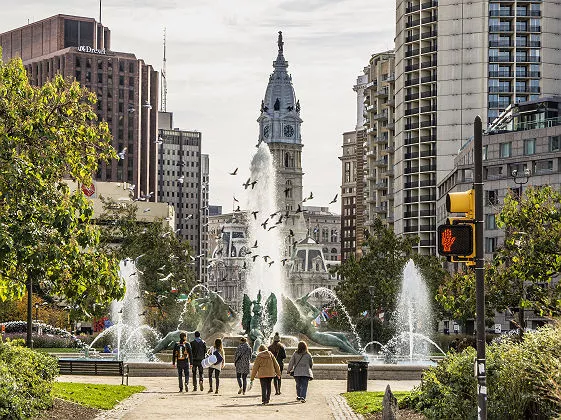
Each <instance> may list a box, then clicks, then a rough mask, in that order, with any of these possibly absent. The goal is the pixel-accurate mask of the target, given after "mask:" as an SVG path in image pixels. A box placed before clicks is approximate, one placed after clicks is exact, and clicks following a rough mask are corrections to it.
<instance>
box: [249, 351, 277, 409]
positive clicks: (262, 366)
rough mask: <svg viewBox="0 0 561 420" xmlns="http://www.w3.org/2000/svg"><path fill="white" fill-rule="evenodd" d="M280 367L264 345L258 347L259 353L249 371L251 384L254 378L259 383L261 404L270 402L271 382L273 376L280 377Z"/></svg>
mask: <svg viewBox="0 0 561 420" xmlns="http://www.w3.org/2000/svg"><path fill="white" fill-rule="evenodd" d="M280 374H281V372H280V367H279V364H278V362H277V359H275V356H273V353H271V352H270V351H269V350H267V347H265V345H264V344H261V345H260V346H259V353H257V358H256V359H255V361H254V362H253V369H251V383H253V380H254V379H255V377H258V378H259V382H260V383H261V404H263V405H267V404H269V401H270V400H271V382H272V381H273V378H274V377H275V376H280Z"/></svg>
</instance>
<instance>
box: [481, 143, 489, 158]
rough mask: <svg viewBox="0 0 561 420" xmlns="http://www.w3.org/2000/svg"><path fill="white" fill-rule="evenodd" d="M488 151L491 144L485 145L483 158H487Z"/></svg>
mask: <svg viewBox="0 0 561 420" xmlns="http://www.w3.org/2000/svg"><path fill="white" fill-rule="evenodd" d="M488 151H489V146H487V145H485V146H483V150H482V155H483V160H487V152H488Z"/></svg>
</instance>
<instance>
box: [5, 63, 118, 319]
mask: <svg viewBox="0 0 561 420" xmlns="http://www.w3.org/2000/svg"><path fill="white" fill-rule="evenodd" d="M95 102H96V98H95V95H94V94H92V93H90V92H88V91H87V90H86V89H83V88H81V87H80V85H79V84H78V83H76V82H73V83H71V82H68V81H65V80H64V79H63V78H62V77H61V76H57V77H55V78H54V79H53V80H52V81H51V82H48V83H46V84H45V85H44V86H42V87H39V88H38V87H32V86H31V85H30V84H29V82H28V80H27V75H26V71H25V69H24V67H23V64H22V62H21V60H20V59H19V58H18V59H13V60H11V61H10V62H9V63H7V64H4V63H0V299H1V300H6V299H8V298H12V299H13V298H18V297H21V296H22V295H23V293H24V289H25V287H26V285H27V287H28V289H29V288H30V287H29V286H30V284H31V282H33V283H35V284H37V285H38V286H40V288H41V289H42V291H43V292H44V293H47V294H51V295H57V296H59V297H61V298H63V299H64V300H65V301H66V302H67V303H68V304H69V305H71V306H73V307H76V308H79V309H80V310H82V311H84V312H87V311H88V310H89V309H91V308H88V306H87V305H86V297H87V298H88V301H94V302H99V303H101V302H107V301H110V300H112V299H115V298H119V297H121V296H123V292H124V291H123V288H122V287H121V285H120V281H119V277H118V266H117V263H116V261H115V260H113V259H112V258H110V257H108V256H106V255H105V254H103V253H101V252H99V250H98V248H97V245H98V242H99V230H98V228H97V227H96V226H95V225H93V224H91V223H90V220H91V217H92V206H91V204H90V203H89V201H88V200H87V199H86V197H85V196H84V194H83V193H82V191H81V189H80V188H78V189H77V190H76V191H71V190H70V188H69V186H68V185H67V183H66V181H65V180H64V179H63V178H66V179H69V180H71V181H76V182H78V183H79V184H85V185H90V184H91V181H92V178H91V174H92V173H94V172H95V171H96V170H97V167H98V162H99V161H109V160H110V159H112V158H115V157H116V152H115V150H114V148H113V147H111V144H110V141H111V135H110V133H109V129H108V126H107V124H106V123H98V122H96V118H97V117H96V114H95V113H94V112H93V110H92V105H93V104H95Z"/></svg>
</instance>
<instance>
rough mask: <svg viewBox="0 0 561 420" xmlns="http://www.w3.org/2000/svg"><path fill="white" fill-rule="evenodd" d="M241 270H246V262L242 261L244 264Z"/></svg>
mask: <svg viewBox="0 0 561 420" xmlns="http://www.w3.org/2000/svg"><path fill="white" fill-rule="evenodd" d="M242 268H243V269H244V270H246V269H247V261H244V262H243V267H242Z"/></svg>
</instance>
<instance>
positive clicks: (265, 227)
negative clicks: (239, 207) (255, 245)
mask: <svg viewBox="0 0 561 420" xmlns="http://www.w3.org/2000/svg"><path fill="white" fill-rule="evenodd" d="M268 221H269V218H268V217H267V218H266V219H265V221H264V222H263V223H261V226H263V229H267V222H268Z"/></svg>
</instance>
